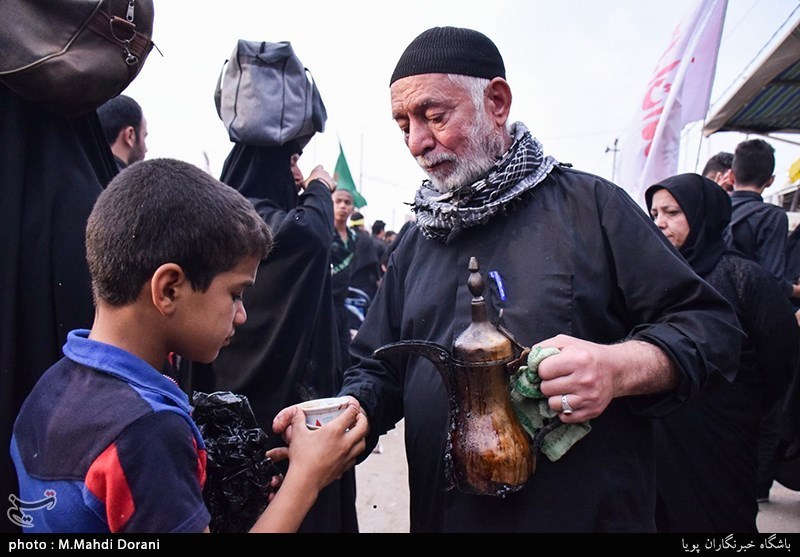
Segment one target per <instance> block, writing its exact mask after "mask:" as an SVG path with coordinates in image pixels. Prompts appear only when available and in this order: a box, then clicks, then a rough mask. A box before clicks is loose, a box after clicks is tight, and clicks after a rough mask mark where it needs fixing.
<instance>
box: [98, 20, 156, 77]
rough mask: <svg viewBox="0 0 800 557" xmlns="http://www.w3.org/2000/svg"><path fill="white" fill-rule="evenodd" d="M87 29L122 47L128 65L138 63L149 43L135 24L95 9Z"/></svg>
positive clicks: (148, 39) (147, 38)
mask: <svg viewBox="0 0 800 557" xmlns="http://www.w3.org/2000/svg"><path fill="white" fill-rule="evenodd" d="M88 27H89V30H91V31H92V32H93V33H95V34H96V35H98V36H100V37H102V38H104V39H106V40H107V41H109V42H110V43H112V44H114V45H117V46H119V47H121V48H122V50H123V52H124V53H125V62H126V63H127V64H128V65H129V66H135V65H136V64H138V63H139V60H141V58H142V56H143V55H144V54H145V52H146V51H147V49H148V48H149V46H150V44H151V40H150V38H149V37H147V36H146V35H144V34H143V33H140V32H138V31H137V30H136V24H135V23H134V22H132V21H128V20H127V19H125V18H122V17H119V16H112V15H109V14H108V13H106V12H104V11H103V10H97V11H96V12H95V13H94V15H93V16H92V18H91V19H90V20H89V23H88Z"/></svg>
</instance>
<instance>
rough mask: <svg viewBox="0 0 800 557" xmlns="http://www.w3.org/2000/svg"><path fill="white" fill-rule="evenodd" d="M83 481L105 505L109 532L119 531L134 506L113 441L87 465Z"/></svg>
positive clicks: (130, 514)
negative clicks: (87, 469)
mask: <svg viewBox="0 0 800 557" xmlns="http://www.w3.org/2000/svg"><path fill="white" fill-rule="evenodd" d="M85 483H86V487H87V489H88V490H89V491H90V492H91V493H92V495H94V496H95V497H97V498H98V499H99V500H100V501H101V502H102V503H103V504H104V505H105V508H106V520H107V521H108V527H109V529H110V530H111V532H112V533H117V532H120V531H121V530H122V528H124V527H125V524H127V522H128V520H129V519H130V518H131V516H133V512H134V511H135V510H136V506H135V505H134V502H133V495H132V494H131V488H130V486H129V485H128V480H127V479H126V478H125V472H123V471H122V465H121V464H120V462H119V455H118V454H117V447H116V446H115V445H114V444H113V443H112V444H111V445H109V446H108V448H107V449H106V450H104V451H103V452H102V453H101V454H100V456H98V457H97V458H96V459H95V461H94V462H93V463H92V465H91V466H90V467H89V471H88V472H87V474H86V481H85Z"/></svg>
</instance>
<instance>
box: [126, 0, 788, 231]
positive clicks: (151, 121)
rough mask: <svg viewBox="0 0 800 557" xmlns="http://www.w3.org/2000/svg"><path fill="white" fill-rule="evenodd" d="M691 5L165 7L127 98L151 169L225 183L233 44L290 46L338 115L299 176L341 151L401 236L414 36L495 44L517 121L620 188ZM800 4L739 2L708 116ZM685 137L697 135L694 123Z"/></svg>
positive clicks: (548, 147) (726, 140) (254, 1)
mask: <svg viewBox="0 0 800 557" xmlns="http://www.w3.org/2000/svg"><path fill="white" fill-rule="evenodd" d="M694 2H695V0H648V1H647V2H642V1H641V0H547V1H544V0H495V1H494V2H485V0H484V1H473V0H458V1H450V0H403V1H402V2H391V3H389V2H375V1H362V0H339V1H337V2H331V1H330V0H328V1H325V0H294V1H292V2H270V1H268V0H226V1H225V2H213V3H212V2H197V1H193V0H168V1H157V2H156V10H155V23H154V32H153V39H154V42H155V43H156V45H157V46H158V49H159V50H160V52H161V54H159V52H158V51H157V50H155V49H154V50H153V52H152V53H151V54H150V57H149V58H148V59H147V62H146V64H145V66H144V68H143V70H142V72H141V73H140V75H139V76H138V77H137V78H136V79H135V80H134V82H133V83H132V84H131V85H130V86H129V87H128V89H127V90H126V91H125V93H126V94H128V95H130V96H132V97H134V98H135V99H136V100H137V101H138V102H139V103H140V104H141V105H142V108H143V110H144V112H145V116H146V118H147V121H148V128H149V136H148V140H147V142H148V147H149V152H148V155H147V156H148V158H154V157H173V158H178V159H182V160H186V161H188V162H192V163H194V164H196V165H198V166H200V167H202V168H207V169H208V170H209V171H210V172H211V173H212V174H214V175H215V176H219V172H220V170H221V168H222V163H223V162H224V159H225V157H226V156H227V154H228V152H229V151H230V149H231V146H232V144H231V142H230V140H229V139H228V135H227V132H226V131H225V128H224V126H223V125H222V122H221V121H220V120H219V118H218V116H217V113H216V110H215V108H214V100H213V95H214V89H215V86H216V82H217V78H218V76H219V73H220V70H221V68H222V65H223V63H224V62H225V60H226V59H227V58H228V56H230V54H231V52H232V51H233V48H234V47H235V45H236V41H237V40H238V39H247V40H264V41H270V42H278V41H289V42H291V43H292V46H293V48H294V50H295V52H296V54H297V55H298V56H299V58H300V59H301V60H302V62H303V63H304V64H305V65H306V67H307V68H308V69H309V70H310V71H311V73H312V75H313V76H314V78H315V80H316V82H317V85H318V87H319V90H320V92H321V94H322V98H323V101H324V102H325V105H326V108H327V111H328V121H327V124H326V129H325V132H324V133H323V134H317V136H315V138H314V139H313V140H312V141H311V143H310V144H309V145H308V146H307V147H306V150H305V153H304V155H303V157H302V158H301V160H300V166H301V168H303V169H304V170H305V171H306V172H308V171H310V170H311V168H313V166H314V165H316V164H323V165H324V166H325V167H326V168H328V169H329V170H330V171H331V172H333V167H334V165H335V163H336V157H337V156H338V149H339V147H338V144H339V141H341V143H342V145H343V147H344V150H345V154H346V156H347V159H348V162H349V164H350V170H351V172H352V174H353V177H354V179H355V180H356V182H357V183H358V184H359V186H360V188H361V191H362V194H363V195H364V196H365V197H366V198H367V201H368V205H367V206H366V207H365V208H364V209H363V213H364V214H365V215H366V217H367V223H368V224H369V223H371V222H372V221H374V220H376V219H382V220H384V221H386V222H387V223H388V224H389V228H395V229H398V228H399V227H400V226H401V225H402V223H403V221H404V219H405V217H406V215H407V214H408V208H407V206H406V205H404V203H405V202H410V201H411V200H412V199H413V192H414V191H415V189H416V187H417V186H418V185H419V182H420V181H421V180H422V178H424V175H423V173H422V171H421V170H420V169H419V168H418V167H417V166H416V163H415V162H414V160H413V159H412V157H411V156H410V154H409V153H408V151H407V150H406V147H405V145H404V144H403V141H402V135H401V133H400V131H399V129H398V128H397V126H396V124H395V123H394V122H393V121H392V119H391V116H390V108H389V85H388V82H389V76H390V75H391V73H392V70H393V69H394V65H395V63H396V62H397V59H398V58H399V56H400V54H401V53H402V51H403V49H404V48H405V47H406V45H407V44H408V43H409V42H410V41H411V40H412V39H413V38H414V37H416V36H417V35H418V34H419V33H421V32H422V31H424V30H425V29H428V28H429V27H433V26H440V25H453V26H459V27H470V28H473V29H477V30H479V31H481V32H483V33H485V34H486V35H487V36H489V37H490V38H491V39H492V40H493V41H494V42H495V43H496V44H497V46H498V48H499V49H500V52H501V54H502V55H503V58H504V60H505V64H506V73H507V79H508V81H509V83H510V85H511V89H512V93H513V96H514V100H513V105H512V109H511V118H512V120H520V121H522V122H524V123H525V124H526V125H527V126H528V128H529V129H530V130H531V132H532V133H533V135H534V136H536V137H538V138H539V139H540V140H541V141H542V143H543V144H544V149H545V152H546V153H547V154H550V155H553V156H554V157H555V158H556V159H558V160H560V161H563V162H571V163H572V164H573V165H574V166H576V167H577V168H580V169H581V170H585V171H588V172H592V173H595V174H598V175H600V176H603V177H605V178H609V179H611V178H613V176H612V167H613V166H612V163H613V157H614V153H613V151H612V150H611V149H610V148H611V147H613V144H614V140H615V139H616V138H621V136H622V135H623V133H624V131H625V128H626V127H627V125H628V124H629V123H630V121H631V118H632V116H633V113H634V108H635V104H636V103H637V102H638V100H639V99H640V98H641V94H642V92H643V90H644V87H645V84H646V82H647V81H648V80H649V78H650V76H651V74H652V71H653V69H654V67H655V65H656V63H657V62H658V59H659V57H660V56H661V54H662V52H663V51H664V49H665V48H666V46H667V43H668V41H669V38H670V35H671V33H672V31H673V29H674V28H675V26H676V25H677V24H678V23H679V22H680V20H681V19H682V18H683V16H684V15H685V14H686V12H688V11H689V10H690V9H691V7H692V6H693V5H694ZM797 6H798V2H797V0H729V6H728V14H727V18H726V23H725V28H724V31H723V36H722V44H721V47H720V54H719V59H718V65H717V74H716V80H715V84H714V89H713V92H712V95H711V102H712V108H713V104H714V103H715V101H718V100H719V99H720V98H721V97H722V96H723V94H724V93H725V91H726V90H729V88H730V86H731V84H732V83H735V82H736V81H737V79H741V78H740V76H741V73H742V72H743V71H744V70H745V68H746V67H747V66H748V64H749V63H750V62H751V60H753V59H754V58H755V57H757V55H758V53H759V51H761V50H762V49H763V47H764V45H765V44H766V43H768V42H769V40H770V39H771V37H772V36H773V34H774V33H776V31H778V28H779V27H780V25H781V24H783V22H784V21H785V20H786V19H787V17H789V16H790V14H792V12H793V10H795V9H796V8H797ZM797 17H800V14H799V13H795V14H794V16H793V20H796V19H797ZM162 54H163V56H162ZM695 128H696V129H697V130H699V124H698V125H697V126H695ZM686 133H687V136H691V134H692V133H694V134H695V135H699V132H698V133H695V132H693V128H691V127H690V128H689V129H688V130H687V132H686ZM742 139H744V137H743V136H741V135H740V134H731V133H721V134H714V135H712V136H711V138H709V139H708V140H705V141H703V142H702V143H701V144H700V147H699V149H698V148H697V146H696V144H695V145H694V146H692V147H691V148H689V147H687V149H691V152H682V155H681V159H682V160H681V169H680V171H694V170H695V163H696V161H697V160H698V159H699V160H700V162H699V164H700V167H702V165H703V163H704V162H705V160H706V159H707V158H708V157H709V156H710V155H712V154H714V153H716V152H717V151H720V150H723V149H725V150H732V149H733V147H734V146H735V145H736V143H738V141H741V140H742ZM687 143H689V142H687ZM695 143H696V142H695ZM772 143H773V145H774V146H775V147H776V149H778V162H777V168H776V175H777V179H776V184H777V185H784V184H786V183H787V181H788V178H787V177H786V176H787V171H788V167H789V165H790V164H791V163H792V162H793V161H794V160H796V159H797V158H798V157H800V151H799V150H798V148H797V146H792V145H788V144H782V143H780V142H772ZM698 170H699V169H698ZM767 192H769V190H767Z"/></svg>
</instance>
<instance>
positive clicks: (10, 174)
mask: <svg viewBox="0 0 800 557" xmlns="http://www.w3.org/2000/svg"><path fill="white" fill-rule="evenodd" d="M0 146H2V147H0V149H1V151H0V152H1V153H2V155H1V156H2V162H1V163H0V191H1V192H2V193H1V194H0V238H2V244H1V245H2V254H1V255H0V261H2V263H1V264H0V413H2V421H1V422H0V446H2V447H3V456H2V458H0V494H2V497H3V500H4V501H7V498H8V496H9V495H11V494H18V489H17V481H16V473H15V472H14V467H13V464H12V462H11V458H10V456H9V453H8V447H9V443H10V439H11V428H12V426H13V423H14V419H15V418H16V415H17V412H18V411H19V408H20V406H21V404H22V401H23V400H24V399H25V397H26V396H27V395H28V393H29V392H30V390H31V389H32V388H33V385H34V384H35V383H36V381H37V380H38V379H39V377H40V376H41V375H42V373H44V371H45V370H46V369H47V368H48V367H50V365H52V364H53V363H55V362H56V361H57V360H58V359H59V358H61V356H62V352H61V347H62V346H63V345H64V343H65V341H66V338H67V333H68V332H69V331H70V330H71V329H75V328H90V327H91V325H92V321H93V318H94V305H93V303H92V291H91V282H90V278H89V269H88V266H87V264H86V248H85V229H86V221H87V219H88V217H89V213H90V212H91V210H92V206H93V205H94V202H95V200H96V199H97V196H98V195H100V192H101V191H102V189H103V187H105V185H106V184H107V183H108V182H109V181H110V180H111V178H112V177H113V176H114V175H115V174H116V173H117V170H116V166H115V165H114V158H113V156H112V154H111V150H110V148H109V146H108V144H107V143H106V140H105V137H104V135H103V130H102V127H101V126H100V121H99V120H98V118H97V114H96V113H95V112H91V113H89V114H87V115H85V116H80V117H76V118H71V119H67V118H63V117H60V116H55V115H52V114H50V113H48V112H46V111H45V110H43V109H42V107H41V106H38V105H35V104H32V103H29V102H27V101H24V100H22V99H20V98H19V97H18V96H17V95H16V94H14V93H12V92H11V91H10V90H8V89H7V88H6V87H5V86H3V85H0ZM0 524H2V526H0V531H6V530H7V529H9V528H11V527H12V524H11V523H10V521H8V520H0ZM9 531H10V530H9Z"/></svg>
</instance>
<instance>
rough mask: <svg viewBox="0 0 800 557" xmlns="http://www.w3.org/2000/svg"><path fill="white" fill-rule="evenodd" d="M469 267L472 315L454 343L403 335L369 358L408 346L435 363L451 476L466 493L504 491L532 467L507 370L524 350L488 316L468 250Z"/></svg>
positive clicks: (513, 488) (510, 371)
mask: <svg viewBox="0 0 800 557" xmlns="http://www.w3.org/2000/svg"><path fill="white" fill-rule="evenodd" d="M469 270H470V276H469V279H468V281H467V286H468V287H469V291H470V293H472V296H473V298H472V322H471V323H470V325H469V326H468V327H467V328H466V329H465V330H464V331H463V332H462V333H461V334H460V335H459V336H458V338H457V339H456V340H455V342H454V343H453V349H452V353H451V352H450V351H448V350H447V349H446V348H444V347H443V346H441V345H439V344H436V343H434V342H429V341H422V340H407V341H400V342H394V343H391V344H387V345H385V346H382V347H381V348H379V349H378V350H376V351H375V352H374V354H373V357H375V358H378V359H385V358H386V357H387V356H389V355H392V354H397V353H412V354H416V355H419V356H423V357H425V358H427V359H428V360H430V361H431V362H432V363H433V364H434V365H435V366H436V368H437V369H438V370H439V372H440V373H441V375H442V378H443V380H444V383H445V386H446V388H447V391H448V395H449V397H448V398H449V400H450V409H449V411H450V412H449V418H450V423H449V428H448V443H447V455H446V464H447V469H448V476H449V479H450V480H451V482H452V483H454V484H455V486H456V487H458V488H459V489H460V490H462V491H465V492H467V493H473V494H480V495H495V496H504V495H506V494H508V493H512V492H515V491H518V490H519V489H521V488H522V487H523V486H524V485H525V482H526V481H527V480H528V477H529V476H530V475H531V474H532V473H533V471H534V469H535V466H536V456H535V455H534V453H533V451H532V450H531V442H530V439H529V437H528V435H527V434H526V433H525V430H524V429H523V428H522V426H521V425H520V423H519V420H518V419H517V417H516V415H515V414H514V409H513V407H512V405H511V397H510V392H509V384H510V378H511V375H513V374H514V373H515V372H516V371H517V369H518V368H519V366H520V365H521V364H522V363H524V362H525V361H526V359H527V355H528V352H529V350H528V349H522V348H521V347H520V346H519V345H518V344H516V342H512V339H511V338H509V337H510V335H508V334H506V333H504V332H503V331H501V329H499V328H498V327H497V326H495V325H493V324H492V323H491V322H490V320H489V316H488V309H487V307H486V302H485V301H484V298H483V291H484V288H485V283H484V279H483V277H482V276H481V274H480V273H479V272H478V270H479V266H478V260H477V259H476V258H474V257H473V258H471V259H470V262H469Z"/></svg>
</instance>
